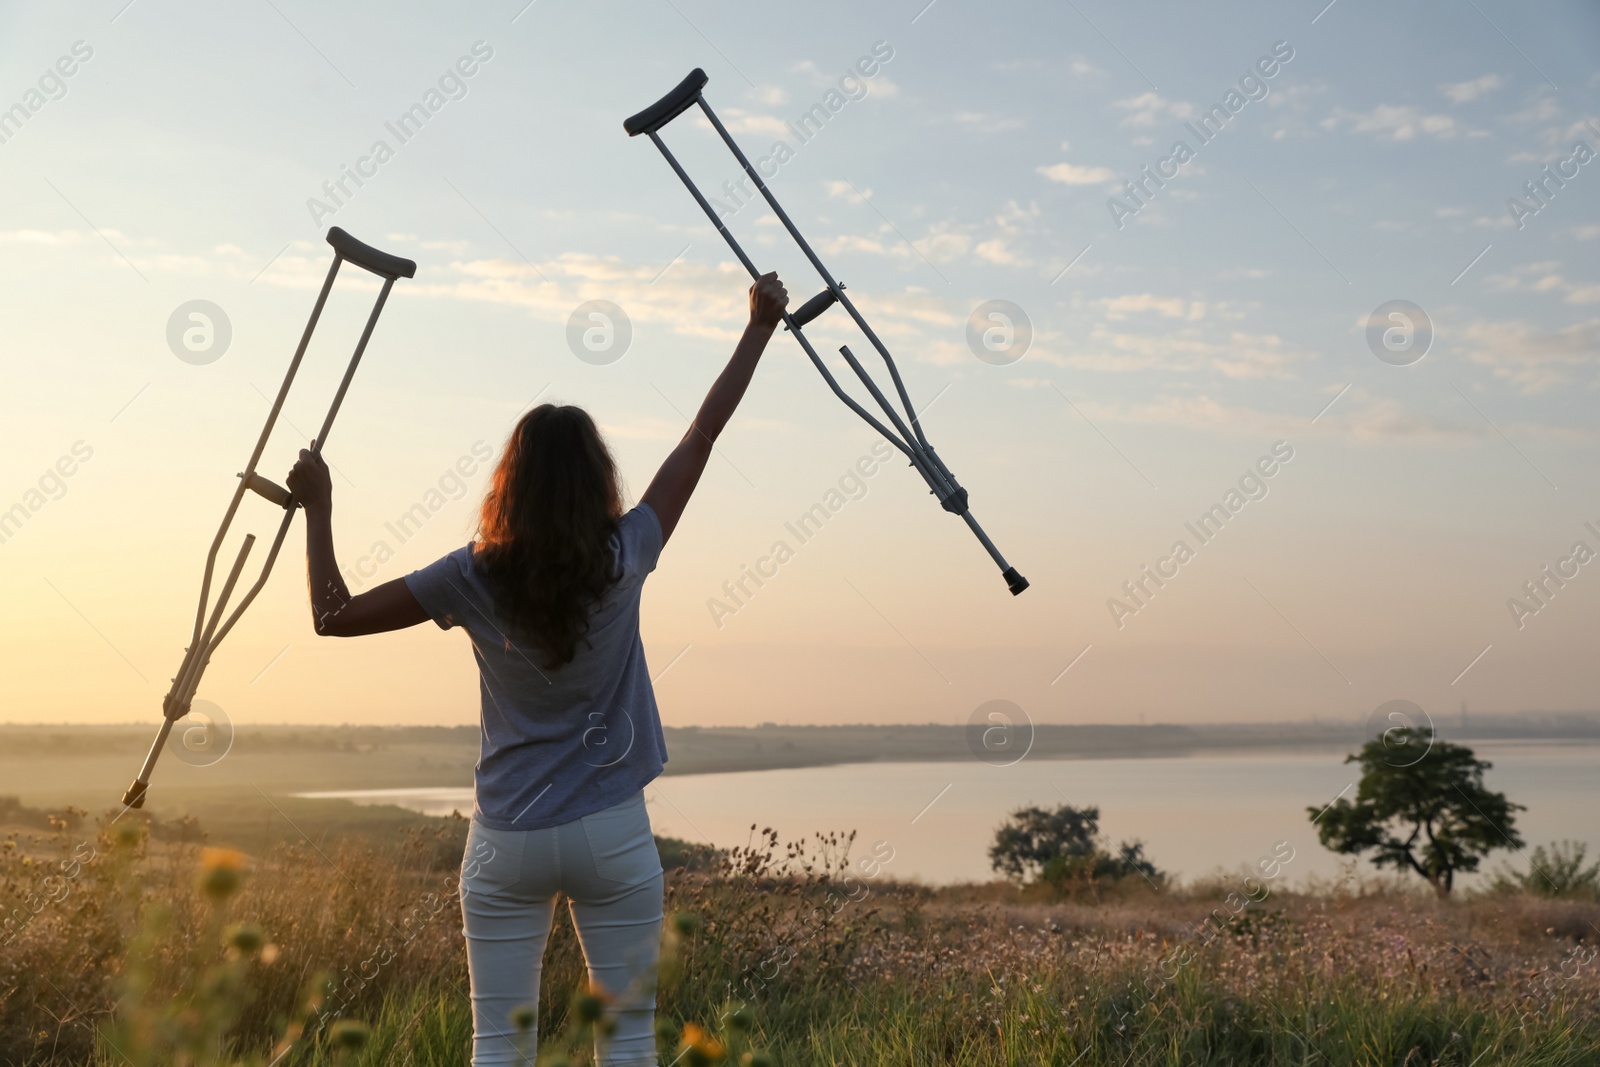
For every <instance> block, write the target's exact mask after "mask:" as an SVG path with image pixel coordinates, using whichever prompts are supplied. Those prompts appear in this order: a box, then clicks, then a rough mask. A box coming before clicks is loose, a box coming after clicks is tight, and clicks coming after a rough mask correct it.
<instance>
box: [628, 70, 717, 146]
mask: <svg viewBox="0 0 1600 1067" xmlns="http://www.w3.org/2000/svg"><path fill="white" fill-rule="evenodd" d="M709 80H710V79H709V78H708V77H706V72H705V71H703V70H701V69H700V68H699V67H696V68H694V69H693V70H691V71H690V72H689V76H688V77H687V78H685V79H683V81H681V82H679V83H678V84H677V87H676V88H674V89H673V90H672V91H671V92H670V93H668V94H667V95H666V96H663V97H662V98H661V99H660V100H657V101H656V102H655V103H653V104H651V105H650V106H649V107H647V108H645V109H644V110H643V111H641V112H639V113H638V114H637V115H633V116H630V117H629V118H626V119H624V120H623V121H622V128H623V129H624V130H627V131H628V136H629V137H637V136H638V135H639V134H641V133H655V132H656V131H657V130H659V129H660V128H661V127H663V126H665V125H666V124H667V123H669V122H671V121H672V120H673V119H675V118H677V117H678V116H679V115H681V114H683V113H684V112H685V111H687V110H689V105H690V104H693V103H694V101H695V98H696V97H698V96H699V95H700V90H701V89H704V88H705V87H706V82H707V81H709Z"/></svg>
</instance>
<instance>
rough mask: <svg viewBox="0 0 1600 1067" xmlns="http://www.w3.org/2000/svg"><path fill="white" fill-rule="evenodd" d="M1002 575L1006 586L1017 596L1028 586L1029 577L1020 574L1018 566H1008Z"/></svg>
mask: <svg viewBox="0 0 1600 1067" xmlns="http://www.w3.org/2000/svg"><path fill="white" fill-rule="evenodd" d="M1002 577H1003V578H1005V580H1006V588H1007V589H1009V590H1011V595H1012V596H1016V595H1017V594H1018V593H1020V592H1022V591H1023V590H1024V589H1026V588H1028V579H1026V578H1024V577H1023V576H1022V575H1020V574H1018V573H1017V568H1015V567H1007V568H1006V569H1005V573H1004V574H1003V575H1002Z"/></svg>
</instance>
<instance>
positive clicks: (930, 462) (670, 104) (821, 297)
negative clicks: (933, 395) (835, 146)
mask: <svg viewBox="0 0 1600 1067" xmlns="http://www.w3.org/2000/svg"><path fill="white" fill-rule="evenodd" d="M707 80H708V79H707V77H706V72H705V71H703V70H701V69H700V68H698V67H696V68H695V69H694V70H692V71H690V72H689V76H688V77H687V78H685V79H683V81H681V82H679V83H678V85H677V88H675V89H673V90H672V91H671V92H670V93H668V94H667V95H666V96H663V97H662V98H661V99H660V100H657V101H656V102H655V103H653V104H651V105H650V106H649V107H647V108H645V109H644V110H643V111H641V112H639V113H638V114H637V115H634V116H633V117H631V118H629V119H627V120H626V121H624V122H623V124H622V128H623V129H624V130H626V131H627V133H628V136H629V137H635V136H637V135H639V134H641V133H643V134H648V135H649V137H650V140H651V141H652V142H654V143H655V146H656V147H657V148H659V149H660V150H661V154H662V155H663V156H665V157H666V159H667V163H668V164H670V165H671V167H672V169H673V171H674V173H676V174H677V175H678V177H679V178H681V179H682V180H683V184H684V185H685V186H687V187H688V189H689V193H690V195H692V196H693V197H694V199H695V203H697V204H699V205H700V208H701V210H702V211H704V212H705V213H706V217H707V218H709V219H710V220H711V224H712V225H713V226H715V227H716V228H717V232H718V233H720V234H722V238H723V240H725V241H727V242H728V247H729V248H731V249H733V254H734V255H736V256H738V257H739V262H740V263H743V264H744V267H745V270H748V271H749V272H750V277H752V278H759V277H760V276H761V272H760V271H759V270H757V269H756V265H755V264H754V263H752V262H750V257H749V256H747V255H745V254H744V249H742V248H740V247H739V242H738V241H736V240H734V237H733V234H732V233H730V232H728V228H727V227H726V226H724V225H723V224H722V219H720V218H719V217H718V216H717V213H716V211H715V210H713V209H712V207H711V205H710V204H709V203H707V202H706V198H705V197H704V196H703V195H701V193H700V190H699V189H698V188H696V186H695V184H694V181H693V180H692V179H691V178H690V177H689V175H688V174H686V173H685V172H684V169H683V167H682V166H681V165H679V163H678V161H677V159H676V158H674V157H673V155H672V153H671V152H670V151H668V150H667V146H666V145H665V144H664V143H662V140H661V137H660V133H659V131H660V129H661V127H663V126H665V125H666V124H667V123H669V122H671V121H672V120H673V119H675V118H677V117H678V116H679V115H681V114H683V113H684V112H685V111H687V110H688V109H689V108H690V107H691V106H693V105H695V104H699V105H700V110H701V111H703V112H705V116H706V118H708V119H710V120H711V126H712V128H713V129H715V130H716V131H717V133H718V134H719V135H720V136H721V137H722V140H723V142H724V143H726V144H727V146H728V149H729V150H730V151H731V152H733V157H734V158H735V159H737V160H738V161H739V165H740V166H741V167H743V168H744V170H745V173H746V174H748V175H750V178H751V180H752V181H754V182H755V183H756V188H757V189H759V190H761V195H762V196H763V197H765V198H766V201H767V203H768V204H769V205H771V207H772V210H773V212H774V213H775V214H776V215H777V216H778V221H779V222H781V223H783V226H784V228H785V229H786V230H788V231H789V236H791V237H793V238H794V240H795V243H796V244H798V245H799V246H800V250H801V251H802V252H804V253H805V254H806V258H807V259H809V260H810V261H811V265H812V266H813V267H815V268H816V269H817V273H818V274H820V275H821V276H822V280H823V282H824V283H825V284H826V285H827V288H826V289H824V290H823V291H822V292H820V293H818V294H817V295H816V296H814V297H812V298H811V299H810V300H807V301H806V302H805V303H804V304H802V305H800V307H799V308H798V309H797V310H795V311H792V312H786V313H785V314H784V316H783V320H784V328H785V329H787V330H789V331H790V332H791V333H793V334H794V338H795V340H796V341H799V342H800V347H801V348H803V349H805V352H806V355H807V356H809V357H811V362H812V364H813V365H814V366H815V367H816V368H817V370H818V371H820V372H821V374H822V377H823V380H824V381H826V382H827V383H828V388H830V389H832V390H833V392H834V395H835V396H837V397H838V398H839V399H840V400H843V401H844V402H845V404H846V405H848V406H849V408H850V410H851V411H854V412H855V413H856V414H857V415H860V416H861V417H862V418H863V419H865V420H866V421H867V423H868V425H870V426H871V427H872V428H873V429H874V430H877V431H878V432H879V433H881V434H883V436H884V437H885V438H887V439H888V441H889V443H890V444H892V445H894V446H895V447H896V448H898V449H899V450H900V451H901V452H903V453H905V456H906V458H907V459H908V460H910V461H911V466H913V467H915V468H916V469H917V473H919V474H921V475H922V478H923V480H924V481H925V482H927V483H928V490H929V491H930V492H931V493H932V494H933V495H934V497H935V498H937V499H938V501H939V506H940V507H942V508H944V510H946V511H948V512H950V513H951V514H952V515H959V516H961V518H962V519H963V520H964V521H965V522H966V524H967V526H968V527H970V528H971V530H972V532H973V533H974V534H976V535H977V538H978V541H979V542H980V543H982V545H983V547H984V548H985V549H986V550H987V551H988V553H989V556H990V558H992V559H993V560H994V561H995V563H996V564H997V565H998V566H999V567H1000V570H1001V572H1002V573H1003V575H1004V577H1005V580H1006V587H1007V588H1008V589H1010V590H1011V595H1012V596H1016V595H1017V594H1018V593H1020V592H1022V591H1023V590H1024V589H1026V588H1028V580H1027V579H1026V578H1024V577H1023V576H1022V575H1020V574H1018V573H1017V568H1015V567H1013V566H1011V565H1010V564H1009V563H1007V562H1006V559H1005V557H1004V556H1002V555H1001V554H1000V550H999V549H998V548H996V547H995V546H994V542H993V541H991V540H989V535H988V534H986V533H984V532H983V527H981V526H979V525H978V520H977V519H974V518H973V517H972V512H971V511H970V510H968V508H967V491H966V490H965V489H963V488H962V487H961V486H960V484H959V483H957V482H956V479H955V475H953V474H951V473H950V468H948V467H946V466H945V465H944V461H943V460H942V459H940V458H939V455H938V453H936V452H935V451H934V449H933V446H932V445H931V444H929V443H928V438H927V436H926V435H925V434H924V433H923V431H922V423H921V421H920V420H919V419H918V418H917V411H916V408H914V407H912V405H911V398H910V396H908V395H907V393H906V387H905V383H904V382H902V381H901V380H900V371H899V369H898V368H896V367H895V364H894V358H893V357H892V356H890V355H889V350H888V349H887V348H885V347H884V345H883V342H882V341H880V340H878V335H877V334H875V333H873V332H872V327H870V326H868V325H867V320H866V319H864V318H862V317H861V312H859V311H857V310H856V306H855V304H853V303H852V302H851V300H850V298H849V297H848V296H846V295H845V292H844V286H842V285H840V284H839V283H838V282H836V281H834V279H833V275H831V274H829V273H828V268H827V267H824V266H823V265H822V260H820V259H818V258H817V254H816V253H815V252H813V251H812V250H811V246H810V245H808V244H806V239H805V238H804V237H801V236H800V231H799V230H797V229H795V225H794V223H793V222H791V221H790V220H789V216H788V215H787V214H786V213H785V212H784V210H783V208H782V207H780V206H779V204H778V201H777V199H776V198H775V197H774V196H773V195H772V192H771V190H769V189H768V188H767V185H766V183H765V182H763V181H762V180H761V175H760V173H759V172H758V171H757V170H756V168H755V167H753V166H751V165H750V161H749V160H748V159H746V158H745V154H744V153H743V152H742V151H740V149H739V145H738V143H737V142H735V141H734V139H733V138H732V137H730V136H729V135H728V130H727V127H725V126H723V125H722V121H721V120H720V119H718V118H717V115H716V112H714V111H712V110H711V105H710V104H707V103H706V100H705V97H704V96H703V95H701V91H702V90H703V89H704V88H705V85H706V81H707ZM835 303H837V304H839V305H841V306H842V307H843V308H844V309H845V310H846V311H847V312H849V313H850V317H851V318H852V319H854V320H855V322H856V325H857V326H859V327H861V332H862V333H864V334H865V335H866V337H867V340H868V341H870V342H871V343H872V347H873V348H876V349H877V350H878V354H879V355H880V356H882V357H883V362H884V363H885V364H886V365H887V366H888V368H889V377H890V378H891V379H892V380H893V382H894V389H895V392H896V393H897V394H898V395H899V398H900V403H901V404H902V405H903V406H904V407H905V418H904V419H902V418H901V417H900V414H899V412H897V411H896V410H895V408H894V405H893V404H891V403H889V400H888V399H887V398H886V397H885V396H884V395H883V390H881V389H879V388H878V384H877V383H876V382H874V381H873V380H872V378H871V377H870V376H869V375H868V374H867V372H866V369H865V368H863V367H862V366H861V363H860V362H859V361H858V360H857V359H856V357H855V356H854V355H853V354H851V352H850V347H849V346H848V345H845V346H842V347H841V348H840V349H839V354H840V355H842V356H844V359H845V362H846V363H848V364H850V369H851V370H853V371H855V373H856V377H858V378H860V379H861V383H862V384H863V385H864V386H866V388H867V392H869V393H871V394H872V398H873V399H874V400H876V401H877V402H878V406H879V407H881V408H882V409H883V411H884V414H886V415H887V416H888V417H889V421H890V422H891V423H893V424H894V429H892V430H891V429H890V428H889V427H888V426H885V425H884V424H883V423H882V422H881V421H879V420H878V419H877V418H876V417H875V416H874V415H873V414H872V413H871V412H870V411H868V410H867V409H866V408H864V407H862V406H861V405H860V404H858V403H857V402H856V400H855V398H853V397H852V396H850V394H848V393H846V392H845V391H844V390H843V389H841V388H840V387H839V383H838V382H837V381H835V380H834V377H833V375H832V373H830V372H829V370H828V367H827V365H826V364H825V363H823V362H822V359H821V357H819V356H818V355H817V352H816V349H814V348H812V347H811V342H810V341H809V340H808V339H807V338H806V335H805V333H804V332H803V331H802V330H801V327H803V326H804V325H805V324H806V323H808V322H810V321H811V320H812V319H815V318H816V317H817V316H818V315H821V314H822V313H823V312H824V311H826V310H828V308H830V307H832V306H833V305H834V304H835Z"/></svg>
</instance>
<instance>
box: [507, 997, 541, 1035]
mask: <svg viewBox="0 0 1600 1067" xmlns="http://www.w3.org/2000/svg"><path fill="white" fill-rule="evenodd" d="M538 1021H539V1013H538V1012H536V1011H534V1010H533V1008H532V1006H531V1005H528V1004H524V1005H522V1007H520V1008H512V1009H511V1025H512V1026H515V1027H516V1028H517V1031H518V1032H519V1033H524V1034H525V1033H527V1032H528V1031H530V1030H532V1029H533V1025H534V1023H536V1022H538Z"/></svg>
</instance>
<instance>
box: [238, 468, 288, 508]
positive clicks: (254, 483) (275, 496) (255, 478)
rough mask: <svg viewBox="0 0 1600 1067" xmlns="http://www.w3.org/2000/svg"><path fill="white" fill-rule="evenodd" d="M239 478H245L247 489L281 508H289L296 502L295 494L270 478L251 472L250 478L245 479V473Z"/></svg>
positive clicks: (241, 472) (240, 474) (241, 473)
mask: <svg viewBox="0 0 1600 1067" xmlns="http://www.w3.org/2000/svg"><path fill="white" fill-rule="evenodd" d="M239 477H241V478H244V485H245V488H246V489H248V490H250V491H251V492H252V493H254V494H256V495H257V496H260V497H265V498H266V499H268V500H270V501H272V502H273V503H274V504H276V505H278V506H279V507H280V508H286V507H289V506H290V505H291V503H292V502H293V501H294V494H292V493H290V492H289V490H287V489H285V488H284V487H283V486H281V485H279V484H278V483H277V482H274V481H272V480H271V479H270V478H263V477H261V475H259V474H257V473H256V472H255V471H251V472H250V476H249V477H245V474H244V472H243V471H240V472H239Z"/></svg>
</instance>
